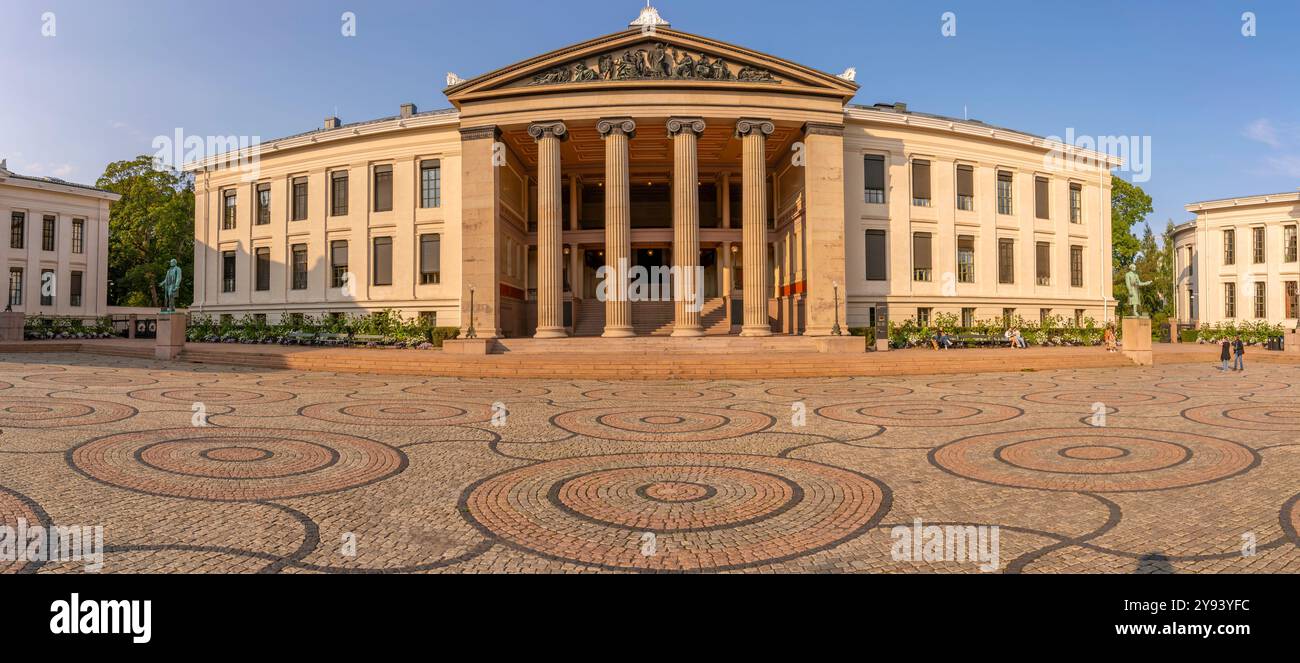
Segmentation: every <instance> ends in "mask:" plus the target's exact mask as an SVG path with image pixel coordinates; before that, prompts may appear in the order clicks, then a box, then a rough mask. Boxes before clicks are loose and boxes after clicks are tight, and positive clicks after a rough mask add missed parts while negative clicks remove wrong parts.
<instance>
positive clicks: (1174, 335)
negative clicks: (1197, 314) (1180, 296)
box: [1169, 320, 1183, 343]
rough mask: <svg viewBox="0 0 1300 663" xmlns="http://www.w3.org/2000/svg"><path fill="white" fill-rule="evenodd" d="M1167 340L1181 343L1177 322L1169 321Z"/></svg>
mask: <svg viewBox="0 0 1300 663" xmlns="http://www.w3.org/2000/svg"><path fill="white" fill-rule="evenodd" d="M1169 342H1170V343H1182V342H1183V339H1181V338H1179V337H1178V323H1177V322H1174V321H1173V320H1170V321H1169Z"/></svg>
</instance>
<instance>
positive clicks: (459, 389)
mask: <svg viewBox="0 0 1300 663" xmlns="http://www.w3.org/2000/svg"><path fill="white" fill-rule="evenodd" d="M402 391H403V392H405V393H408V394H412V395H415V396H427V397H431V398H436V399H439V400H448V401H455V400H457V399H487V400H512V399H514V400H518V399H523V398H539V397H542V396H547V395H549V394H550V393H551V390H550V389H546V388H543V387H513V386H508V385H501V384H477V383H470V384H458V383H449V384H420V385H415V386H413V387H407V388H405V389H403V390H402Z"/></svg>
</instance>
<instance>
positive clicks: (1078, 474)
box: [930, 428, 1258, 493]
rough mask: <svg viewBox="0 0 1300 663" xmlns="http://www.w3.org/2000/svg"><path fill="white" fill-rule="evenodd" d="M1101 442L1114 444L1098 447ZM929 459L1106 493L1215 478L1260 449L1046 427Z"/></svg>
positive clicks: (1006, 479)
mask: <svg viewBox="0 0 1300 663" xmlns="http://www.w3.org/2000/svg"><path fill="white" fill-rule="evenodd" d="M1103 447H1104V448H1107V449H1110V450H1112V451H1109V452H1107V453H1105V454H1100V453H1099V452H1098V451H1093V449H1097V448H1103ZM1114 450H1120V451H1123V452H1125V453H1117V452H1116V451H1114ZM930 462H931V463H933V464H934V465H936V466H938V467H940V468H942V469H944V470H947V471H948V472H951V473H952V474H955V475H957V476H961V477H965V478H968V479H974V480H976V481H982V482H984V483H991V484H995V485H999V486H1008V487H1016V488H1039V489H1043V490H1059V491H1082V492H1102V493H1108V492H1138V491H1150V490H1164V489H1170V488H1183V487H1187V486H1195V485H1200V484H1204V483H1209V482H1213V481H1218V480H1220V479H1225V478H1228V477H1231V476H1235V475H1237V474H1239V473H1241V472H1245V471H1246V470H1249V469H1250V468H1252V467H1254V466H1255V464H1256V463H1257V462H1258V456H1257V455H1256V454H1255V452H1254V451H1252V450H1251V449H1249V448H1248V447H1246V446H1244V445H1241V444H1237V443H1235V442H1229V441H1227V440H1221V439H1219V438H1214V437H1207V436H1203V435H1193V434H1191V433H1182V432H1175V431H1161V430H1136V429H1116V428H1049V429H1039V430H1024V431H1010V432H1005V433H990V434H986V435H976V436H973V437H967V438H963V439H960V440H957V441H955V442H951V443H949V444H946V445H944V446H942V447H939V448H938V449H935V450H934V451H931V452H930Z"/></svg>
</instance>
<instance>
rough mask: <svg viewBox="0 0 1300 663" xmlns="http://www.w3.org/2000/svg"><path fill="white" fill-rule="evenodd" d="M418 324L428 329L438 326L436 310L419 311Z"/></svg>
mask: <svg viewBox="0 0 1300 663" xmlns="http://www.w3.org/2000/svg"><path fill="white" fill-rule="evenodd" d="M420 325H421V326H423V327H426V328H429V329H432V328H434V327H437V326H438V312H437V311H420Z"/></svg>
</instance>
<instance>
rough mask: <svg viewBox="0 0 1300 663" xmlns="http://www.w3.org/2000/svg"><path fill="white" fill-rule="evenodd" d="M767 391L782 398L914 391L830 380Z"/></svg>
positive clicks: (890, 394) (871, 395)
mask: <svg viewBox="0 0 1300 663" xmlns="http://www.w3.org/2000/svg"><path fill="white" fill-rule="evenodd" d="M765 393H767V394H768V395H769V396H780V397H782V398H797V399H803V398H853V399H857V398H893V397H895V396H906V395H908V394H911V393H912V390H911V389H908V388H907V387H896V386H893V385H879V384H870V383H866V382H830V383H825V384H808V385H802V386H795V385H784V386H780V387H771V388H769V389H768V390H767V391H766V392H765Z"/></svg>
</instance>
